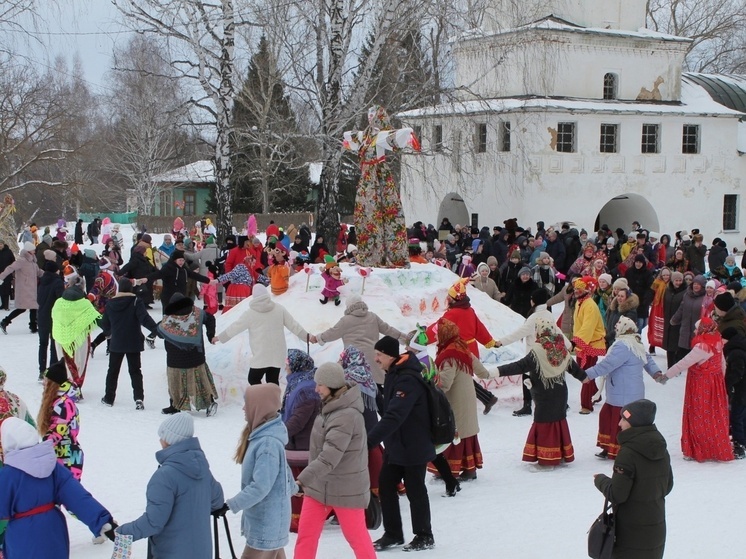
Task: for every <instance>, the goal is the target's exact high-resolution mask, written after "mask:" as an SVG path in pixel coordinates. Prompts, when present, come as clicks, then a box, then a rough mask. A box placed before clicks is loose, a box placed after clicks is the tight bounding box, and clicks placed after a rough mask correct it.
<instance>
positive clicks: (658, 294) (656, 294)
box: [651, 277, 668, 306]
mask: <svg viewBox="0 0 746 559" xmlns="http://www.w3.org/2000/svg"><path fill="white" fill-rule="evenodd" d="M667 287H668V283H667V282H665V281H663V280H662V279H661V278H659V277H658V278H655V281H654V282H653V285H652V286H651V289H652V290H653V306H655V305H662V304H663V296H664V295H665V294H666V288H667Z"/></svg>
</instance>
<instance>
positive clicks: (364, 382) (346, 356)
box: [339, 346, 378, 411]
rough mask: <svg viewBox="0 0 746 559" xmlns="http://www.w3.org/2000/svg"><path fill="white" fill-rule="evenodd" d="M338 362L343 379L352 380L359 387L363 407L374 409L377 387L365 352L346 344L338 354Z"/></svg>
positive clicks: (375, 408) (375, 407)
mask: <svg viewBox="0 0 746 559" xmlns="http://www.w3.org/2000/svg"><path fill="white" fill-rule="evenodd" d="M339 364H340V365H342V368H343V369H344V372H345V380H346V381H348V382H349V381H352V382H354V383H355V384H357V385H358V386H359V387H360V392H361V393H362V396H363V404H364V405H365V409H368V410H373V411H376V410H377V409H378V408H377V406H376V395H377V394H378V388H377V387H376V383H375V381H374V380H373V373H372V372H371V370H370V365H369V364H368V361H367V360H366V359H365V354H364V353H363V352H362V351H360V350H359V349H358V348H356V347H355V346H347V347H346V348H345V349H344V351H343V352H342V353H341V355H340V356H339Z"/></svg>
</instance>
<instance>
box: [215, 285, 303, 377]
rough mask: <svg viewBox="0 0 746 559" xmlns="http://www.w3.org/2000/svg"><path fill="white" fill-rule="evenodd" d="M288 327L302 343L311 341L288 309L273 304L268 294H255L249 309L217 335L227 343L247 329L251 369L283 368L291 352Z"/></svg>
mask: <svg viewBox="0 0 746 559" xmlns="http://www.w3.org/2000/svg"><path fill="white" fill-rule="evenodd" d="M285 328H287V329H288V330H290V331H291V332H292V333H293V334H295V335H296V336H298V337H299V338H300V339H301V340H306V339H308V336H309V334H308V332H306V331H305V330H304V329H303V327H302V326H301V325H300V324H298V323H297V322H296V321H295V319H294V318H293V316H292V315H291V314H290V313H289V312H288V310H287V309H286V308H285V307H283V306H282V305H280V304H279V303H275V302H273V301H272V299H271V298H270V296H269V294H266V295H264V296H262V297H259V296H257V295H253V296H252V298H251V300H250V301H249V310H247V311H246V312H244V313H243V314H242V315H241V316H240V317H238V318H237V319H236V320H235V322H233V324H231V325H230V326H228V328H226V329H225V330H224V331H223V332H221V333H220V334H218V338H219V339H220V341H221V342H223V343H225V342H227V341H228V340H230V339H231V338H232V337H233V336H236V335H237V334H239V333H241V332H243V331H244V330H248V331H249V346H250V347H251V354H252V355H251V361H250V363H249V365H250V367H251V368H252V369H263V368H264V367H277V368H278V369H281V368H282V367H284V366H285V358H286V357H287V353H288V350H287V344H286V342H285V331H284V329H285Z"/></svg>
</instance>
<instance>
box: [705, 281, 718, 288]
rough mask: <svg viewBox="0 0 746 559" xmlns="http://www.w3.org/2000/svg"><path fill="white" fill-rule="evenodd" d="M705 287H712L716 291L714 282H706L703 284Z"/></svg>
mask: <svg viewBox="0 0 746 559" xmlns="http://www.w3.org/2000/svg"><path fill="white" fill-rule="evenodd" d="M705 287H712V288H713V289H717V284H716V283H715V280H708V281H707V283H706V284H705Z"/></svg>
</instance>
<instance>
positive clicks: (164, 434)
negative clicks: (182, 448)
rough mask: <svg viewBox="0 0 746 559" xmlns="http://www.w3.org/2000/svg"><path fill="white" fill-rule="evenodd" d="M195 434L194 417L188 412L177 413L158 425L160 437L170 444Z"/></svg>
mask: <svg viewBox="0 0 746 559" xmlns="http://www.w3.org/2000/svg"><path fill="white" fill-rule="evenodd" d="M193 436H194V419H192V416H191V415H190V414H188V413H186V412H179V413H175V414H173V415H171V416H169V417H168V419H166V420H165V421H164V422H163V423H161V426H160V427H158V438H159V439H161V440H162V441H163V442H164V443H166V444H168V445H172V444H176V443H180V442H181V441H185V440H187V439H191V438H192V437H193Z"/></svg>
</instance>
